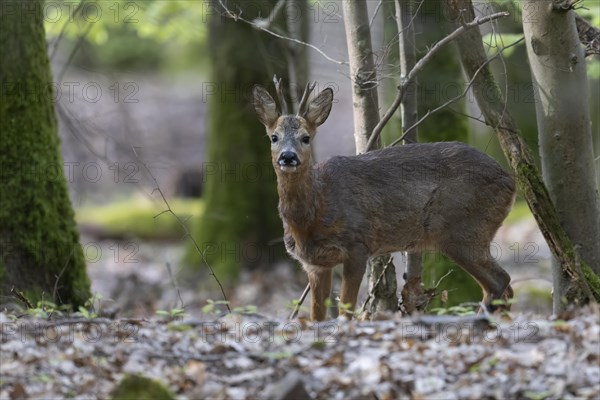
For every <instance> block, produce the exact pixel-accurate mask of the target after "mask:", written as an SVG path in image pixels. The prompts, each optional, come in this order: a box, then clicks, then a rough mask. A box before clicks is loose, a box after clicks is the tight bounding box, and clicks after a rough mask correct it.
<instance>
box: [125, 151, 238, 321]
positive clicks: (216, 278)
mask: <svg viewBox="0 0 600 400" xmlns="http://www.w3.org/2000/svg"><path fill="white" fill-rule="evenodd" d="M131 150H133V154H134V155H135V158H137V160H138V161H139V162H140V163H141V164H142V165H143V166H144V169H146V171H147V172H148V175H150V178H152V180H153V181H154V189H153V190H152V192H153V193H154V192H158V194H160V197H161V198H162V201H163V203H164V204H165V206H166V207H167V209H166V210H165V211H166V212H168V213H169V214H171V215H172V216H173V217H174V218H175V220H177V222H178V223H179V225H180V226H181V228H182V229H183V231H184V232H185V236H184V237H188V238H189V239H190V240H191V241H192V243H193V245H194V247H195V249H196V251H197V252H198V254H200V257H202V261H203V262H204V264H205V265H206V266H207V267H208V270H209V271H210V275H211V276H212V277H213V278H214V279H215V281H216V282H217V284H218V285H219V289H221V294H222V295H223V299H224V300H225V301H226V303H225V306H226V307H227V310H228V311H229V312H231V308H230V307H229V301H228V300H227V296H226V295H225V289H223V285H222V284H221V281H220V280H219V278H218V277H217V275H216V274H215V271H214V270H213V268H212V267H211V266H210V264H209V263H208V262H207V261H206V257H205V256H204V252H202V251H201V250H200V246H198V242H196V240H195V239H194V238H193V237H192V234H191V233H190V230H189V229H188V227H187V225H186V224H185V223H184V222H183V220H182V219H181V218H180V217H179V215H177V214H175V212H174V211H173V209H172V208H171V205H170V204H169V201H168V200H167V198H166V197H165V194H164V193H163V191H162V189H161V188H160V186H159V184H158V181H157V180H156V177H155V176H154V174H153V173H152V171H151V170H150V168H149V167H148V165H146V163H145V162H143V161H142V160H141V159H140V157H139V155H138V153H137V151H136V150H135V147H131ZM163 212H164V211H163ZM161 214H162V213H161Z"/></svg>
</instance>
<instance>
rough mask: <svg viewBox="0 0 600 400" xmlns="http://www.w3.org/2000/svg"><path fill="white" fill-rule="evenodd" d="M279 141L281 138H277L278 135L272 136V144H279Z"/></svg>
mask: <svg viewBox="0 0 600 400" xmlns="http://www.w3.org/2000/svg"><path fill="white" fill-rule="evenodd" d="M278 140H279V138H278V137H277V135H271V143H277V141H278Z"/></svg>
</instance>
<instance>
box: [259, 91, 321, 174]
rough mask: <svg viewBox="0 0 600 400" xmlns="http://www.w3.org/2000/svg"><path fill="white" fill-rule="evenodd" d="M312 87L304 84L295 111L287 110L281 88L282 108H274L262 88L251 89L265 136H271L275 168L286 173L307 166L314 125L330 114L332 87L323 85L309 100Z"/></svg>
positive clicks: (275, 106) (279, 93) (271, 99)
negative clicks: (265, 131)
mask: <svg viewBox="0 0 600 400" xmlns="http://www.w3.org/2000/svg"><path fill="white" fill-rule="evenodd" d="M313 89H314V84H313V85H307V86H306V90H305V91H304V95H303V96H302V100H301V102H300V106H299V110H298V114H296V115H290V114H287V112H286V108H285V101H284V99H283V95H282V93H281V91H280V90H278V97H279V102H280V104H281V110H282V111H280V110H278V109H277V104H276V103H275V100H273V97H271V95H270V94H269V92H268V91H267V90H266V89H265V88H263V87H261V86H255V87H254V89H253V91H252V94H253V103H254V109H255V110H256V114H257V115H258V119H259V120H260V122H262V123H263V125H264V126H265V128H267V136H268V137H269V139H270V140H271V158H272V160H273V167H274V168H275V170H278V171H281V172H284V173H285V172H295V171H298V170H304V169H306V168H309V167H310V164H311V142H312V140H313V139H314V137H315V135H316V133H317V127H318V126H319V125H321V124H322V123H323V122H325V120H326V119H327V117H328V116H329V112H330V111H331V104H332V102H333V90H331V88H326V89H324V90H323V91H322V92H321V93H319V95H318V96H317V97H315V98H314V99H313V100H312V101H311V102H308V96H309V95H310V92H311V91H312V90H313ZM307 103H308V104H307Z"/></svg>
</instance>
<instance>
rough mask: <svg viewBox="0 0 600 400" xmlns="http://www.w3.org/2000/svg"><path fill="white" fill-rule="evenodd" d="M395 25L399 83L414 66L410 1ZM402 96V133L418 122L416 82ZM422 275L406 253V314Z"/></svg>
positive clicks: (414, 135)
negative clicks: (397, 35) (409, 292)
mask: <svg viewBox="0 0 600 400" xmlns="http://www.w3.org/2000/svg"><path fill="white" fill-rule="evenodd" d="M395 6H396V23H397V24H398V34H399V37H398V43H399V46H400V49H399V54H400V76H401V77H402V78H401V80H403V79H404V78H405V77H406V75H408V73H409V72H410V71H411V70H412V69H413V68H414V66H415V64H416V62H417V50H416V43H415V24H414V19H413V9H412V1H411V0H396V1H395ZM406 92H407V93H406V95H405V96H404V99H403V100H402V105H401V106H400V112H401V113H402V132H406V130H407V129H408V128H410V127H411V126H413V125H414V124H415V123H416V122H417V120H418V116H419V115H418V112H417V108H418V97H417V80H416V79H415V80H413V82H412V83H411V84H410V85H408V87H407V88H406ZM418 141H419V139H418V129H413V130H412V131H411V132H409V133H408V134H407V135H406V137H405V138H404V144H408V143H417V142H418ZM422 275H423V257H422V255H421V253H410V252H408V253H406V279H405V280H406V282H405V289H407V290H404V289H403V291H402V303H403V306H404V308H405V310H407V311H413V310H414V309H416V304H409V303H410V299H412V296H409V295H408V293H407V292H408V291H409V290H411V288H412V290H416V291H420V290H421V280H422Z"/></svg>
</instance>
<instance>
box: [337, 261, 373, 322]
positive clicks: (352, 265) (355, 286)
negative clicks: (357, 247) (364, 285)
mask: <svg viewBox="0 0 600 400" xmlns="http://www.w3.org/2000/svg"><path fill="white" fill-rule="evenodd" d="M366 268H367V259H366V258H362V257H361V258H359V259H356V260H352V261H347V262H345V263H344V270H343V272H342V287H341V289H340V307H339V310H340V316H342V315H346V316H348V317H352V312H353V311H354V307H356V301H357V298H358V291H359V289H360V283H361V282H362V278H363V275H364V274H365V270H366Z"/></svg>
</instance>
